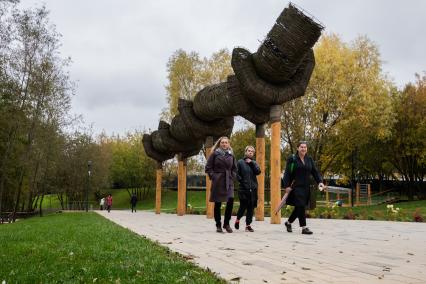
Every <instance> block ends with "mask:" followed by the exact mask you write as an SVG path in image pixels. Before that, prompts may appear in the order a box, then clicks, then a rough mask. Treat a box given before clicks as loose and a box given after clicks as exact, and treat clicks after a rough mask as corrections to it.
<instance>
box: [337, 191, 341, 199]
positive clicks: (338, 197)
mask: <svg viewBox="0 0 426 284" xmlns="http://www.w3.org/2000/svg"><path fill="white" fill-rule="evenodd" d="M337 200H340V192H339V191H337Z"/></svg>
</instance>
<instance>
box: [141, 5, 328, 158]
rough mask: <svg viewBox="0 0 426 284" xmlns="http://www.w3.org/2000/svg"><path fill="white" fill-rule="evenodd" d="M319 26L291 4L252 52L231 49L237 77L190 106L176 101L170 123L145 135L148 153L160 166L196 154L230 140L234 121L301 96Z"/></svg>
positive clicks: (254, 117) (258, 118)
mask: <svg viewBox="0 0 426 284" xmlns="http://www.w3.org/2000/svg"><path fill="white" fill-rule="evenodd" d="M322 29H323V27H322V25H320V24H319V23H317V22H316V21H314V20H313V19H312V18H311V17H309V16H307V15H305V14H304V13H303V12H302V11H301V10H299V9H298V8H297V7H295V6H294V5H293V4H290V5H289V6H288V7H287V8H285V9H284V11H283V12H282V13H281V15H280V16H279V17H278V19H277V20H276V22H275V25H274V26H273V27H272V29H271V30H270V32H269V33H268V35H267V37H266V39H265V40H264V41H263V43H262V44H261V46H260V47H259V49H258V50H257V52H256V53H254V54H252V53H250V52H249V51H248V50H246V49H244V48H234V50H233V52H232V68H233V70H234V73H235V75H232V76H229V77H228V78H227V81H226V82H222V83H219V84H215V85H211V86H207V87H205V88H204V89H202V90H201V91H200V92H198V93H197V94H196V96H195V97H194V101H188V100H183V99H180V100H179V104H178V110H179V114H178V115H176V116H175V117H174V118H173V120H172V122H171V124H170V125H169V124H168V123H166V122H164V121H160V123H159V127H158V130H156V131H154V132H152V133H151V134H145V135H144V136H143V145H144V148H145V152H146V154H147V155H148V156H149V157H151V158H152V159H154V160H156V161H158V162H162V161H165V160H168V159H171V158H173V157H174V156H175V154H181V155H182V156H181V158H183V159H185V158H188V157H191V156H193V155H196V154H198V153H199V152H200V150H201V148H202V146H203V143H204V141H205V138H206V137H207V136H213V137H215V138H216V137H220V136H229V135H230V134H231V132H232V128H233V125H234V116H237V115H239V116H242V117H244V118H245V119H247V120H249V121H250V122H252V123H254V124H263V123H266V122H268V121H269V119H270V107H271V106H273V105H282V104H283V103H285V102H288V101H290V100H293V99H295V98H297V97H300V96H303V95H304V93H305V90H306V87H307V85H308V82H309V79H310V77H311V74H312V71H313V69H314V66H315V58H314V53H313V50H312V47H313V46H314V44H315V43H316V41H317V40H318V38H319V37H320V35H321V31H322Z"/></svg>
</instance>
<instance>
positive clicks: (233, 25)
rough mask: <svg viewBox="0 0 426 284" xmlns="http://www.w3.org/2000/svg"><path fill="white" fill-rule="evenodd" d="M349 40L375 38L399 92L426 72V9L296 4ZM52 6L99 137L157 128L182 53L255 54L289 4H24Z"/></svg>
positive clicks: (409, 4)
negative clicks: (170, 65)
mask: <svg viewBox="0 0 426 284" xmlns="http://www.w3.org/2000/svg"><path fill="white" fill-rule="evenodd" d="M293 2H294V3H296V4H297V5H299V6H301V7H302V8H303V9H305V10H307V11H308V12H309V13H311V14H312V15H313V16H314V17H315V18H317V19H318V20H319V21H320V22H322V23H323V24H324V25H325V32H332V33H337V34H339V35H340V36H341V37H342V38H343V40H344V41H346V42H349V41H352V40H353V39H355V38H356V37H357V36H358V35H367V36H368V37H369V38H370V39H371V40H372V41H374V42H375V43H376V44H377V45H378V46H379V50H380V53H381V55H382V59H383V61H384V64H383V69H384V71H385V72H386V73H387V74H388V75H389V76H390V77H391V78H393V80H394V82H395V83H396V84H397V85H398V86H403V85H404V84H405V83H407V82H409V81H414V73H416V72H417V73H422V72H424V71H425V70H426V53H425V50H426V36H425V31H424V29H425V28H426V16H425V12H426V1H422V0H411V1H403V0H395V1H388V0H382V1H375V0H369V1H367V0H357V1H349V0H347V1H343V0H327V1H324V0H322V1H317V0H311V1H302V0H295V1H293ZM42 3H45V4H46V6H47V8H48V9H49V10H50V19H51V22H52V23H54V24H55V25H56V27H57V31H58V32H60V33H61V34H62V36H63V37H62V43H63V46H62V48H61V53H62V55H63V56H64V57H65V56H70V57H71V58H72V60H73V64H72V66H71V69H70V71H71V77H72V80H74V81H75V82H77V90H76V96H75V97H74V99H73V108H72V111H73V113H75V114H82V115H83V117H84V120H85V122H86V124H91V123H93V127H94V130H95V133H99V132H101V131H102V130H105V131H106V133H107V134H109V135H110V134H112V133H119V134H124V133H125V132H126V131H132V130H134V129H138V130H143V129H147V130H148V129H150V128H151V129H156V128H157V125H158V119H159V113H160V112H161V109H162V108H164V107H166V96H165V93H166V92H165V85H166V84H167V73H166V63H167V61H168V58H169V57H170V56H171V55H172V54H173V52H174V51H175V50H177V49H184V50H186V51H196V52H198V53H199V54H200V55H201V56H203V57H204V56H207V57H209V56H210V55H211V54H212V53H213V52H215V51H218V50H219V49H221V48H228V49H229V50H230V51H231V50H232V48H234V47H235V46H243V47H246V48H248V49H249V50H250V51H252V52H253V51H256V49H257V47H258V46H259V41H261V40H262V39H263V38H264V37H265V35H266V34H267V32H268V31H269V30H270V28H271V27H272V25H273V24H274V22H275V19H276V18H277V17H278V15H279V14H280V13H281V11H282V10H283V9H284V8H285V7H286V6H287V5H288V3H289V2H288V1H271V0H268V1H265V0H262V1H254V0H253V1H248V0H232V1H230V0H227V1H226V0H223V1H207V0H181V1H176V0H143V1H138V0H115V1H112V0H44V1H38V0H21V4H20V5H21V6H24V7H28V6H31V7H34V6H40V5H41V4H42Z"/></svg>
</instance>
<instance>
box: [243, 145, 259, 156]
mask: <svg viewBox="0 0 426 284" xmlns="http://www.w3.org/2000/svg"><path fill="white" fill-rule="evenodd" d="M250 148H251V149H253V151H254V152H255V153H256V148H254V146H252V145H248V146H246V148H244V154H245V153H246V152H247V150H248V149H250Z"/></svg>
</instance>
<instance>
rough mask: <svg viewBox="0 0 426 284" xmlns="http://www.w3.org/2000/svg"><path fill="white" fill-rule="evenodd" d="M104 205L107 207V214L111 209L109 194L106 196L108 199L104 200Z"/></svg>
mask: <svg viewBox="0 0 426 284" xmlns="http://www.w3.org/2000/svg"><path fill="white" fill-rule="evenodd" d="M106 205H107V210H108V213H109V212H110V211H111V207H112V196H111V194H108V197H107V198H106Z"/></svg>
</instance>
